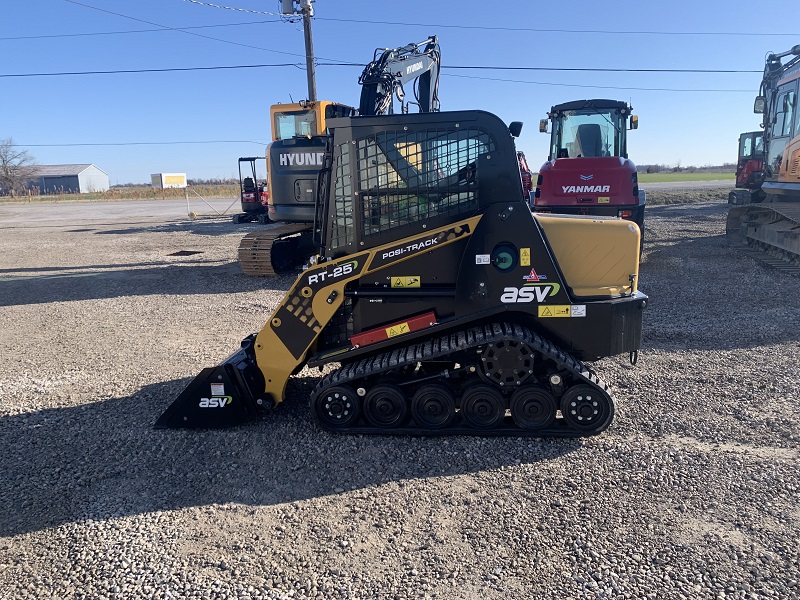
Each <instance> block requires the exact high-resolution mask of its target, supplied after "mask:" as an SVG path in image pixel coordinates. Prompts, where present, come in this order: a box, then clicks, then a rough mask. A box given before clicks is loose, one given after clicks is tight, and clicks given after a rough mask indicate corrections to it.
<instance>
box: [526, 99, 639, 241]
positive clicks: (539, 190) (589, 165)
mask: <svg viewBox="0 0 800 600" xmlns="http://www.w3.org/2000/svg"><path fill="white" fill-rule="evenodd" d="M631 110H632V109H631V106H630V105H629V104H628V103H626V102H620V101H617V100H576V101H573V102H565V103H563V104H557V105H555V106H553V107H552V108H551V109H550V112H549V113H548V114H547V116H548V118H547V119H542V120H541V121H540V122H539V131H541V132H543V133H547V132H548V131H550V132H551V134H550V153H549V156H548V159H547V162H546V163H544V165H542V167H541V169H539V177H538V179H537V181H536V192H535V194H534V198H533V204H532V206H531V209H532V210H533V211H534V212H537V213H548V212H551V213H563V214H573V215H602V216H614V217H621V218H623V219H629V220H631V221H633V222H635V223H636V224H637V225H638V226H639V229H640V230H642V232H643V230H644V207H645V192H644V190H640V189H639V184H638V178H637V173H636V165H635V164H634V163H633V161H631V160H630V159H629V158H628V142H627V129H628V128H630V129H637V128H638V126H639V119H638V117H637V116H635V115H632V114H631ZM551 123H552V129H551V128H550V127H549V125H550V124H551Z"/></svg>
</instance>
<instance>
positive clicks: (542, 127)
mask: <svg viewBox="0 0 800 600" xmlns="http://www.w3.org/2000/svg"><path fill="white" fill-rule="evenodd" d="M539 131H540V132H541V133H547V119H540V120H539Z"/></svg>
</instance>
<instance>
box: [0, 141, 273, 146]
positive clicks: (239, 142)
mask: <svg viewBox="0 0 800 600" xmlns="http://www.w3.org/2000/svg"><path fill="white" fill-rule="evenodd" d="M177 144H258V145H259V146H266V145H267V144H268V142H254V141H253V140H201V141H181V142H178V141H171V142H109V143H86V144H18V143H16V142H15V143H14V144H11V145H12V146H15V147H19V148H62V147H71V146H173V145H177Z"/></svg>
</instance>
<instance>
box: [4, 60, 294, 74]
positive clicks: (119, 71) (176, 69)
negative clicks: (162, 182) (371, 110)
mask: <svg viewBox="0 0 800 600" xmlns="http://www.w3.org/2000/svg"><path fill="white" fill-rule="evenodd" d="M264 67H297V68H298V69H300V68H303V65H300V64H296V63H278V64H271V65H230V66H224V65H223V66H217V67H174V68H168V69H115V70H112V71H63V72H59V73H9V74H0V77H60V76H62V75H118V74H128V73H168V72H172V71H216V70H223V69H260V68H264Z"/></svg>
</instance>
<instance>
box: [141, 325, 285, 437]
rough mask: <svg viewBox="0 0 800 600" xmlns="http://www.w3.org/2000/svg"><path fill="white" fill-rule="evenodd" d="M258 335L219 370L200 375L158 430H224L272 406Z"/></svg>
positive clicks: (159, 421)
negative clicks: (258, 358)
mask: <svg viewBox="0 0 800 600" xmlns="http://www.w3.org/2000/svg"><path fill="white" fill-rule="evenodd" d="M255 337H256V336H255V334H253V335H251V336H249V337H247V338H245V339H244V340H243V341H242V347H241V348H240V349H239V350H238V351H237V352H234V353H233V354H231V355H230V356H229V357H228V358H227V359H225V361H223V362H222V363H220V364H219V365H217V366H216V367H210V368H206V369H203V370H202V371H200V374H199V375H198V376H197V377H195V378H194V379H193V380H192V382H191V383H190V384H189V385H188V386H186V389H184V390H183V392H181V394H180V395H179V396H178V397H177V398H176V399H175V401H174V402H173V403H172V404H171V405H170V406H169V408H167V410H165V411H164V413H163V414H162V415H161V416H160V417H159V418H158V421H156V423H155V426H154V427H155V428H156V429H222V428H225V427H234V426H236V425H241V424H243V423H247V422H249V421H254V420H256V418H257V417H258V414H259V408H260V407H264V408H268V407H269V406H271V405H272V403H271V402H269V401H268V400H267V399H266V398H265V395H264V376H263V375H262V374H261V370H260V369H259V368H258V366H257V365H256V360H255V353H254V351H253V344H254V341H255Z"/></svg>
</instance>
